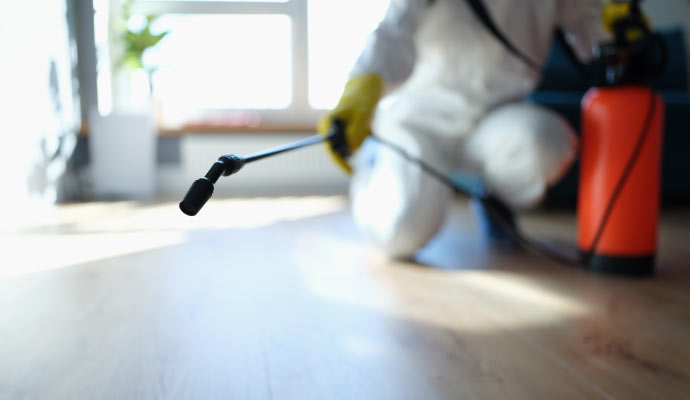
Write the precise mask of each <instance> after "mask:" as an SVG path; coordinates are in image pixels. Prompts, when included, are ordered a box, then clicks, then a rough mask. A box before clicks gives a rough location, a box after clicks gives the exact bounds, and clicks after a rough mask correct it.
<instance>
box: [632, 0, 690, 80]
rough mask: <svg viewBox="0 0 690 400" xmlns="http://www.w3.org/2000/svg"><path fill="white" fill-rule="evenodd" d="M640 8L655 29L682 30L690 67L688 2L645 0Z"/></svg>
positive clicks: (689, 9)
mask: <svg viewBox="0 0 690 400" xmlns="http://www.w3.org/2000/svg"><path fill="white" fill-rule="evenodd" d="M642 7H643V9H644V11H645V13H646V14H647V15H648V16H649V19H650V20H651V22H652V25H653V26H654V27H655V28H668V27H682V28H683V30H684V32H685V46H686V47H687V51H686V53H685V55H686V57H687V60H688V63H687V65H690V0H647V1H645V2H643V3H642ZM688 77H689V78H690V71H688Z"/></svg>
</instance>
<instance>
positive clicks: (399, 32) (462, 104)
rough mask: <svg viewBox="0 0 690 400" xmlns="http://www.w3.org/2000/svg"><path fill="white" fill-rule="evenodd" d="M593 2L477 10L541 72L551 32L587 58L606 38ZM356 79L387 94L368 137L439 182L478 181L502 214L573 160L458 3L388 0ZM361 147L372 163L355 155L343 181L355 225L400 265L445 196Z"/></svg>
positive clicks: (425, 235)
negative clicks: (440, 175) (463, 174)
mask: <svg viewBox="0 0 690 400" xmlns="http://www.w3.org/2000/svg"><path fill="white" fill-rule="evenodd" d="M602 3H603V0H577V1H576V0H519V1H515V0H485V5H486V8H487V9H488V11H489V13H490V14H491V16H492V19H493V20H494V22H495V23H496V25H497V26H498V27H499V29H500V30H501V31H502V32H503V33H504V34H505V36H506V37H508V38H509V40H510V41H511V42H512V43H513V44H514V45H515V46H516V47H517V48H519V49H520V51H521V52H523V53H524V54H525V55H527V56H528V57H529V58H531V59H533V60H535V61H537V62H540V63H542V64H543V63H544V61H545V58H546V56H547V53H548V50H549V47H550V43H551V38H552V33H553V30H554V29H555V28H556V27H557V26H560V27H562V28H563V29H564V30H565V31H566V33H568V34H569V36H570V38H571V39H572V40H573V43H572V44H573V46H574V47H575V50H576V52H577V53H578V55H579V56H580V57H581V58H583V59H588V58H591V48H592V45H593V44H594V43H596V42H598V41H601V40H603V39H604V38H606V37H607V35H606V33H605V31H604V28H603V27H602V23H601V10H602ZM363 74H376V75H378V76H380V77H381V78H382V81H383V83H384V85H385V90H386V93H388V94H389V95H388V96H387V97H385V98H384V99H383V100H382V101H381V102H380V103H379V106H378V108H377V111H376V114H375V117H374V119H373V121H372V131H373V132H374V133H375V134H376V135H377V136H380V137H381V138H383V139H386V140H389V141H391V142H393V143H395V144H397V145H398V146H400V147H403V148H404V149H405V150H406V151H407V152H409V153H410V154H412V155H414V156H417V157H421V158H422V159H423V160H425V161H426V162H428V163H429V164H430V165H432V166H434V167H436V168H437V169H439V170H440V171H442V172H444V173H447V174H450V173H452V172H453V171H456V170H463V171H468V172H471V173H476V174H478V175H479V176H480V177H482V178H483V180H484V181H485V182H486V185H487V186H488V187H489V188H490V190H491V192H492V193H493V194H494V195H496V196H497V197H499V198H500V199H501V200H503V201H504V202H506V203H507V204H509V205H510V206H512V207H515V208H525V207H530V206H533V205H535V204H537V203H538V202H539V201H540V200H541V199H542V197H543V196H544V194H545V191H546V189H547V188H548V187H549V186H550V185H552V184H553V183H555V182H556V181H557V180H558V179H560V178H561V177H562V175H563V174H564V173H565V172H566V171H567V169H568V167H569V166H570V165H571V163H572V161H573V159H574V157H575V153H576V145H577V142H576V137H575V135H574V133H573V131H572V128H571V127H570V126H569V125H568V124H567V122H565V120H563V119H562V118H561V117H560V116H558V115H556V114H555V113H553V112H552V111H549V110H547V109H545V108H542V107H540V106H537V105H533V104H528V103H525V102H523V101H522V98H523V97H524V95H525V94H527V93H528V92H529V91H530V90H532V89H533V88H534V86H535V85H536V83H537V81H538V78H539V74H538V72H536V71H534V70H533V69H531V68H530V67H529V66H528V65H527V64H525V63H524V62H523V61H522V60H520V59H518V58H517V57H516V56H515V55H514V54H513V53H511V52H509V51H508V50H507V49H506V48H505V46H504V45H503V44H502V43H501V42H499V41H498V40H497V39H496V37H494V36H493V35H492V34H491V32H489V31H488V30H487V29H486V27H485V26H484V25H483V24H482V22H481V21H480V20H479V19H478V18H477V17H476V16H475V14H474V12H473V11H472V10H471V8H470V7H469V6H468V5H467V3H466V1H465V0H436V1H433V2H430V1H429V0H391V4H390V6H389V9H388V11H387V13H386V15H385V17H384V19H383V20H382V22H381V23H380V25H379V26H378V28H377V29H376V30H375V31H374V32H373V33H372V34H371V35H370V37H369V40H368V42H367V45H366V47H365V49H364V50H363V52H362V54H361V55H360V57H359V59H358V60H357V62H356V64H355V66H354V69H353V70H352V73H351V75H352V76H357V75H363ZM369 146H370V147H373V150H372V149H370V151H374V152H375V156H374V157H359V160H358V161H357V163H356V166H355V174H354V176H353V179H352V183H351V188H350V192H351V193H350V194H351V198H352V211H353V216H354V219H355V221H356V223H357V224H358V225H359V226H360V227H361V228H362V229H363V230H364V231H365V232H366V233H367V234H368V236H369V237H370V239H371V240H372V241H373V242H374V243H375V244H377V245H378V246H380V247H381V248H382V249H383V250H384V251H385V252H387V253H388V254H389V255H390V256H392V257H396V258H404V257H409V256H411V255H412V254H413V253H414V252H415V251H416V250H418V249H419V248H421V247H422V246H423V245H424V244H426V243H427V241H428V240H429V239H430V238H431V237H432V236H434V234H435V233H436V232H437V231H438V230H439V228H440V227H441V224H442V222H443V220H444V218H445V215H446V211H447V208H448V204H449V201H450V199H451V195H452V193H451V190H450V189H449V188H447V187H446V186H444V185H442V184H441V183H439V182H438V181H436V180H435V179H434V178H432V177H430V176H428V175H426V174H425V173H424V172H423V171H422V170H421V169H420V168H419V167H418V166H417V165H415V164H412V163H410V162H409V161H407V160H405V159H404V158H403V157H401V156H400V155H399V154H397V153H395V152H394V151H392V150H390V149H388V148H385V147H384V146H371V144H369ZM362 153H366V151H364V152H362ZM372 159H373V160H374V161H373V162H372Z"/></svg>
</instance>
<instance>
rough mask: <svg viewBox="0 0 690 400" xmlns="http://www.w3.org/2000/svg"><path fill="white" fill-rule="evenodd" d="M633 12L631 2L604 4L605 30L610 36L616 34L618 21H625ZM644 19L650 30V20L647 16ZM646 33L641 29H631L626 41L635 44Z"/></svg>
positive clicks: (603, 20)
mask: <svg viewBox="0 0 690 400" xmlns="http://www.w3.org/2000/svg"><path fill="white" fill-rule="evenodd" d="M630 10H631V4H630V2H627V1H626V2H616V1H608V2H607V3H606V4H604V10H603V13H602V22H603V24H604V28H606V30H607V31H608V32H609V33H610V34H615V32H614V25H615V24H616V22H617V21H618V20H621V19H624V18H626V17H628V15H630V12H631V11H630ZM642 19H643V21H644V23H645V25H647V27H648V28H649V27H650V26H651V24H650V23H649V19H648V18H647V16H646V15H642ZM643 34H644V32H642V30H640V29H630V30H629V31H627V32H626V33H625V36H626V39H627V40H628V41H630V42H634V41H635V40H637V39H639V38H640V37H641V36H642V35H643Z"/></svg>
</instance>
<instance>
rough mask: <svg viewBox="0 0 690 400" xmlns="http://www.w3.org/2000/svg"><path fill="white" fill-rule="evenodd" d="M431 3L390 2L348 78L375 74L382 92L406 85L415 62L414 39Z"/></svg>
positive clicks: (415, 0)
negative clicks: (401, 84) (380, 80)
mask: <svg viewBox="0 0 690 400" xmlns="http://www.w3.org/2000/svg"><path fill="white" fill-rule="evenodd" d="M431 4H432V1H430V0H391V3H390V6H389V7H388V11H387V12H386V15H385V16H384V18H383V20H381V23H380V24H379V26H378V27H377V28H376V30H374V31H373V32H372V33H371V34H370V35H369V37H368V39H367V43H366V46H365V47H364V50H363V51H362V53H361V54H360V56H359V58H358V59H357V61H356V62H355V65H354V68H353V69H352V71H351V73H350V76H351V77H355V76H360V75H366V74H376V75H378V76H379V77H380V78H381V79H382V80H383V82H384V85H385V88H386V89H387V88H390V87H395V86H397V85H399V84H400V83H402V82H403V81H405V80H406V79H407V78H408V77H409V76H410V74H411V73H412V69H413V67H414V64H415V60H416V58H417V54H416V50H415V43H414V37H415V34H416V32H417V29H418V28H419V24H420V22H421V19H422V17H423V16H424V14H425V12H426V10H427V8H428V7H430V6H431Z"/></svg>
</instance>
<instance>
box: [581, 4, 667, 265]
mask: <svg viewBox="0 0 690 400" xmlns="http://www.w3.org/2000/svg"><path fill="white" fill-rule="evenodd" d="M613 31H614V38H613V40H612V41H611V42H610V43H603V44H601V45H599V46H598V47H597V49H596V50H597V52H598V59H599V63H600V65H601V66H602V69H601V72H602V74H601V77H600V78H599V79H597V81H598V82H596V83H597V87H593V88H592V89H590V90H589V91H588V92H587V93H586V94H585V96H584V98H583V100H582V143H581V145H582V148H581V156H580V182H579V190H578V203H577V204H578V207H577V221H578V235H577V244H578V248H579V250H580V252H581V253H582V255H583V262H584V263H585V264H586V266H587V267H588V268H589V269H592V270H596V271H602V272H609V273H615V274H621V275H633V276H643V275H649V274H651V273H652V272H653V270H654V262H655V258H656V249H657V231H658V220H659V209H660V194H661V184H660V182H661V154H662V137H663V125H664V103H663V100H662V98H661V96H659V94H657V93H656V92H655V91H654V90H653V89H652V87H651V80H652V79H653V78H655V77H656V76H658V75H659V74H660V73H661V72H663V69H664V68H665V64H666V58H667V54H666V51H667V50H666V46H665V45H664V43H663V40H662V39H661V37H660V36H659V35H658V34H655V33H653V32H651V31H650V30H649V28H648V26H647V24H646V23H645V21H644V17H643V15H642V13H641V11H640V7H639V1H632V2H630V13H629V14H628V15H627V16H626V17H625V18H621V19H619V20H617V21H616V22H615V23H614V25H613Z"/></svg>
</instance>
